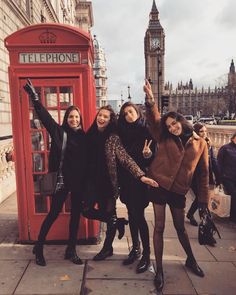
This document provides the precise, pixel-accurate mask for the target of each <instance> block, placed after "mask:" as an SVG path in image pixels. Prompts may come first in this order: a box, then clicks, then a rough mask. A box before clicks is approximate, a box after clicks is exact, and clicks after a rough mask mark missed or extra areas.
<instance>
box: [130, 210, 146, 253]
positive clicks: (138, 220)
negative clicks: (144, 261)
mask: <svg viewBox="0 0 236 295" xmlns="http://www.w3.org/2000/svg"><path fill="white" fill-rule="evenodd" d="M127 209H128V216H129V227H130V233H131V238H132V243H133V248H137V247H139V234H140V238H141V241H142V246H143V254H144V255H150V241H149V230H148V225H147V221H146V219H145V215H144V210H145V208H143V207H141V206H135V205H127Z"/></svg>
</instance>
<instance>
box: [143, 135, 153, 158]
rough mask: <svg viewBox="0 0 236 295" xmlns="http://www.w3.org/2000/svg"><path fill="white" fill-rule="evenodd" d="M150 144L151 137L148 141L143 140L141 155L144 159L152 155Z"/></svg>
mask: <svg viewBox="0 0 236 295" xmlns="http://www.w3.org/2000/svg"><path fill="white" fill-rule="evenodd" d="M151 144H152V139H151V140H150V141H149V142H148V140H147V139H146V140H145V142H144V147H143V157H144V158H145V159H149V158H151V156H152V151H151V149H150V146H151Z"/></svg>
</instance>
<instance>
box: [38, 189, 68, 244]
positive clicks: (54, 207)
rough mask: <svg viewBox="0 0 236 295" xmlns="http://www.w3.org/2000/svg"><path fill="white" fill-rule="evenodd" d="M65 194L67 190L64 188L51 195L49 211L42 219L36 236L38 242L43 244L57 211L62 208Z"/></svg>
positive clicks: (57, 213)
mask: <svg viewBox="0 0 236 295" xmlns="http://www.w3.org/2000/svg"><path fill="white" fill-rule="evenodd" d="M67 195H68V190H66V189H64V190H62V191H59V192H57V193H56V195H54V196H53V197H52V204H51V208H50V211H49V213H48V215H47V217H46V218H45V219H44V221H43V223H42V225H41V229H40V232H39V236H38V243H39V244H43V243H44V242H45V240H46V236H47V234H48V232H49V230H50V228H51V226H52V224H53V223H54V221H55V220H56V219H57V217H58V215H59V213H60V212H61V210H62V207H63V204H64V202H65V199H66V197H67Z"/></svg>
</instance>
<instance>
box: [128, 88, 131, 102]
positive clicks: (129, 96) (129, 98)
mask: <svg viewBox="0 0 236 295" xmlns="http://www.w3.org/2000/svg"><path fill="white" fill-rule="evenodd" d="M128 100H129V101H131V95H130V86H128Z"/></svg>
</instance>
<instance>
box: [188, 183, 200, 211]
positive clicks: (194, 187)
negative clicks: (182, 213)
mask: <svg viewBox="0 0 236 295" xmlns="http://www.w3.org/2000/svg"><path fill="white" fill-rule="evenodd" d="M191 189H192V191H193V193H194V195H195V199H194V200H193V202H192V204H191V206H190V208H189V210H188V213H187V214H188V215H189V216H193V215H194V213H195V212H196V211H197V209H198V197H197V196H198V188H197V185H196V183H192V185H191Z"/></svg>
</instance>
